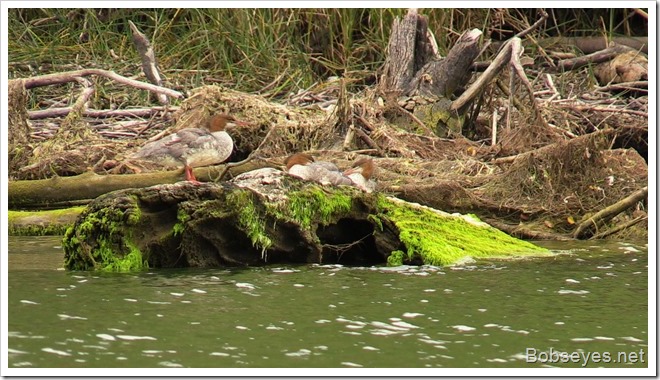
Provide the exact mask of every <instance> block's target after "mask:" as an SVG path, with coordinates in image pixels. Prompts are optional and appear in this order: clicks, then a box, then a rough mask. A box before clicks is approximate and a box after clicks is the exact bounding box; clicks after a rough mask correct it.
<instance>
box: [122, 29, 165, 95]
mask: <svg viewBox="0 0 660 380" xmlns="http://www.w3.org/2000/svg"><path fill="white" fill-rule="evenodd" d="M128 25H129V26H130V27H131V31H132V32H133V43H134V44H135V48H136V49H137V51H138V54H139V55H140V58H141V59H142V71H143V72H144V75H146V77H147V79H149V82H151V83H153V84H155V85H156V86H161V85H162V84H163V81H162V80H161V79H160V74H159V73H158V67H157V64H156V54H155V53H154V48H153V47H152V46H151V42H149V39H148V38H147V36H145V35H144V33H142V32H140V30H139V29H138V28H137V26H135V24H133V22H132V21H130V20H129V21H128ZM158 102H159V103H160V104H169V100H168V99H167V96H165V95H164V94H158Z"/></svg>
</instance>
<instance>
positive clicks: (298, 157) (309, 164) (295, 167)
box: [284, 153, 351, 186]
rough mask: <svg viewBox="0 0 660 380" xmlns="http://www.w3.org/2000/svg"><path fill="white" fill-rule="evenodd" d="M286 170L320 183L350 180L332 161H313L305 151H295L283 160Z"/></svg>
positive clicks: (331, 183) (343, 182) (347, 183)
mask: <svg viewBox="0 0 660 380" xmlns="http://www.w3.org/2000/svg"><path fill="white" fill-rule="evenodd" d="M284 164H285V165H286V172H287V173H289V174H290V175H292V176H294V177H298V178H301V179H303V180H305V181H312V182H318V183H320V184H321V185H334V186H338V185H350V184H351V180H350V179H349V178H348V177H346V176H344V175H343V174H342V173H341V171H339V168H337V166H336V165H335V164H333V163H332V162H327V161H315V160H314V157H312V156H311V155H309V154H307V153H295V154H292V155H291V156H289V157H287V159H286V160H285V161H284Z"/></svg>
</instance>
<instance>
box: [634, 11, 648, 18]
mask: <svg viewBox="0 0 660 380" xmlns="http://www.w3.org/2000/svg"><path fill="white" fill-rule="evenodd" d="M633 11H634V12H635V13H637V14H638V15H639V16H642V17H644V18H645V19H647V20H648V19H649V14H648V13H646V12H644V11H643V10H641V9H639V8H635V9H633Z"/></svg>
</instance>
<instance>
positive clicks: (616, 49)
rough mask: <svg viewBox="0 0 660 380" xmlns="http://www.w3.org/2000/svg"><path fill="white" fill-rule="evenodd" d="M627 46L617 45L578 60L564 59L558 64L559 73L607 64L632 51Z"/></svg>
mask: <svg viewBox="0 0 660 380" xmlns="http://www.w3.org/2000/svg"><path fill="white" fill-rule="evenodd" d="M630 50H631V49H630V48H629V47H627V46H622V45H616V46H613V47H610V48H607V49H604V50H601V51H598V52H595V53H592V54H587V55H583V56H581V57H577V58H571V59H564V60H561V61H559V62H557V71H559V72H562V71H569V70H574V69H578V68H580V67H582V66H586V65H588V64H591V63H601V62H607V61H609V60H611V59H612V58H614V57H616V56H617V55H619V54H622V53H625V52H627V51H630Z"/></svg>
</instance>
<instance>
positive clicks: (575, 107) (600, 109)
mask: <svg viewBox="0 0 660 380" xmlns="http://www.w3.org/2000/svg"><path fill="white" fill-rule="evenodd" d="M563 108H570V109H573V110H575V111H598V112H614V113H628V114H631V115H637V116H643V117H645V118H648V117H649V114H648V113H647V112H642V111H634V110H627V109H619V108H603V107H594V106H580V105H568V106H567V107H566V106H563Z"/></svg>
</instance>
